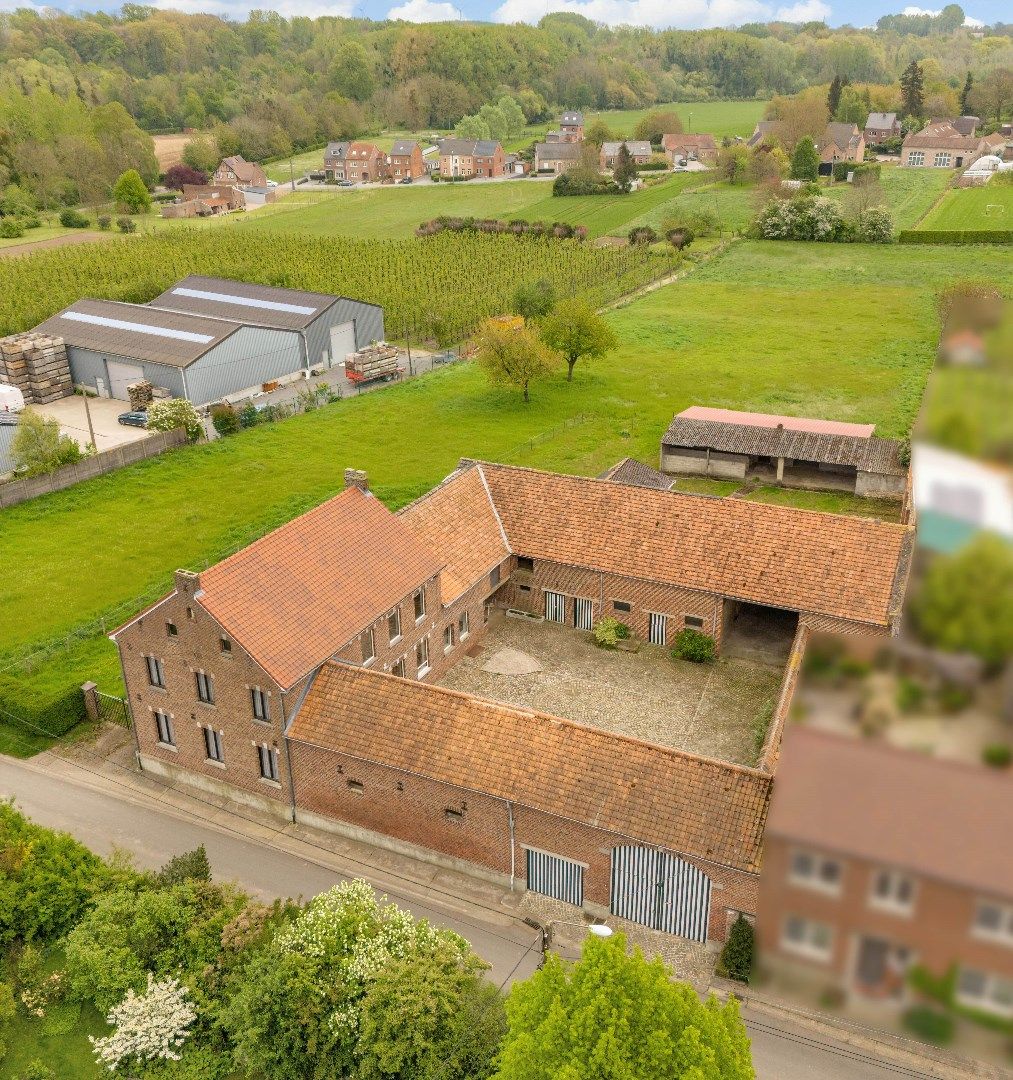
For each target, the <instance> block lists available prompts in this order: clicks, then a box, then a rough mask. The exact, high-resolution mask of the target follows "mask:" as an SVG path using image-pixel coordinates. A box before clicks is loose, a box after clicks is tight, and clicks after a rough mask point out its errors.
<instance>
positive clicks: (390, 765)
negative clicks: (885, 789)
mask: <svg viewBox="0 0 1013 1080" xmlns="http://www.w3.org/2000/svg"><path fill="white" fill-rule="evenodd" d="M612 476H613V478H612V479H589V478H583V477H573V476H560V475H555V474H552V473H544V472H538V471H536V470H531V469H522V468H515V467H509V466H502V465H493V464H487V463H481V462H473V461H462V462H461V464H460V466H459V467H458V469H457V470H456V471H455V472H454V473H453V474H451V476H450V477H448V478H447V480H445V481H444V482H443V483H442V484H440V485H439V486H438V487H436V488H434V489H433V490H432V491H431V492H429V493H428V494H427V495H424V496H423V497H422V498H421V499H419V500H417V501H416V502H414V503H412V504H411V505H409V506H407V507H405V508H404V509H403V510H401V511H400V512H399V513H397V514H393V513H391V512H390V511H388V510H387V509H386V508H385V507H384V506H383V504H382V503H380V502H379V500H377V499H376V498H375V497H374V496H372V495H371V494H370V493H369V492H368V490H367V489H366V478H365V475H364V474H362V473H357V472H355V471H354V470H349V471H348V473H347V474H346V483H347V484H348V485H349V486H348V488H347V489H346V490H345V491H343V492H342V493H341V494H339V495H337V496H335V497H334V498H332V499H330V500H329V501H327V502H325V503H323V504H322V505H321V506H319V507H317V508H316V509H314V510H311V511H310V512H309V513H307V514H304V515H303V516H302V517H300V518H297V519H295V520H294V521H292V522H290V523H289V524H287V525H285V526H282V527H281V528H280V529H277V530H276V531H275V532H273V533H271V534H269V535H268V536H266V537H264V538H262V539H261V540H258V541H256V542H255V543H254V544H251V545H250V546H249V547H248V548H246V549H244V550H243V551H241V552H239V553H238V554H236V555H233V556H232V557H230V558H228V559H226V560H225V561H224V562H222V563H219V564H218V565H216V566H213V567H211V568H210V569H208V570H206V571H204V572H202V573H200V574H199V575H197V574H190V573H187V572H184V571H180V572H178V573H177V577H176V588H175V590H174V592H173V593H172V594H170V595H169V596H167V597H166V598H164V599H163V600H161V601H159V602H158V603H156V604H154V605H152V607H150V608H148V609H147V610H145V611H144V612H142V613H141V614H140V615H139V616H138V617H137V618H136V619H134V620H132V621H131V622H130V623H128V624H126V625H125V626H123V627H121V628H120V629H119V630H117V631H116V632H115V633H114V634H113V635H112V636H113V639H114V640H115V641H116V643H117V645H118V647H119V650H120V656H121V659H122V664H123V672H124V679H125V681H126V686H127V691H128V695H129V700H130V705H131V710H132V712H133V716H134V720H135V725H134V730H135V733H136V738H137V749H138V755H139V761H140V763H141V765H142V767H143V768H145V769H147V770H150V771H153V772H155V773H159V774H163V775H167V776H170V777H172V778H174V779H176V780H180V781H183V782H187V783H190V784H196V785H197V786H200V787H204V788H208V789H213V790H215V791H218V792H227V793H231V794H232V796H233V797H234V798H238V799H240V800H246V801H248V802H251V803H255V804H256V805H258V806H262V807H271V806H273V807H274V808H275V811H276V813H277V815H278V816H279V817H285V818H291V819H294V820H298V821H301V822H304V823H307V824H311V825H316V826H320V827H324V828H328V829H331V830H333V831H337V832H340V833H342V834H344V835H350V836H355V837H358V838H360V839H365V840H368V841H371V842H374V843H379V844H382V845H385V846H388V847H393V848H395V849H396V850H402V851H407V852H409V853H411V854H414V855H416V856H419V857H422V858H426V859H429V860H431V861H435V862H437V863H440V864H442V865H448V866H453V867H457V868H459V869H465V870H468V871H469V872H472V873H477V874H479V875H484V876H486V877H489V878H491V879H493V880H495V881H497V882H500V883H504V884H506V883H507V882H509V884H510V885H511V887H526V888H529V889H532V890H534V891H536V892H540V893H545V894H547V895H550V896H553V897H555V898H557V899H561V900H565V901H568V902H570V903H572V904H575V905H577V906H582V907H584V908H586V909H587V910H589V911H593V912H596V913H602V912H608V911H611V912H612V913H613V914H616V915H620V916H623V917H627V918H632V919H634V920H635V921H639V922H643V923H646V924H647V925H651V926H654V927H656V928H658V929H664V930H668V931H670V932H673V933H679V934H683V935H684V936H687V937H691V938H695V939H697V940H705V939H707V938H712V939H722V938H723V937H724V936H725V933H726V929H727V925H728V921H729V918H730V917H732V916H734V913H737V912H739V911H743V912H746V913H748V914H753V913H754V912H755V910H756V892H757V888H758V878H757V875H758V869H759V859H760V840H761V835H762V828H763V821H764V817H765V812H766V806H767V801H768V798H769V793H770V784H771V777H772V773H773V770H774V768H775V765H776V762H777V758H778V752H779V743H780V733H781V729H782V727H783V723H784V718H785V716H786V714H787V710H788V707H789V705H790V702H791V696H792V692H793V689H794V685H795V680H796V679H797V675H798V670H799V667H800V664H801V659H802V651H803V649H804V645H805V640H806V636H807V634H808V632H809V628H810V627H813V628H819V629H838V630H843V631H845V632H853V633H873V634H890V633H891V632H893V631H894V629H895V627H896V624H897V619H898V616H899V612H900V604H901V599H902V595H903V590H904V584H905V580H906V575H907V567H908V562H909V558H910V549H911V546H912V544H913V530H912V529H911V528H909V527H907V526H902V525H894V524H884V523H880V522H875V521H871V520H868V519H863V518H857V517H843V516H835V515H829V514H819V513H813V512H809V511H800V510H793V509H789V508H786V507H778V506H768V505H763V504H759V503H748V502H745V501H740V500H724V499H709V498H705V497H700V496H692V495H681V494H676V493H673V492H670V491H664V490H659V487H660V486H662V484H663V481H662V482H661V483H659V482H658V478H657V475H656V473H655V472H654V470H650V469H647V468H646V467H645V468H644V469H642V470H638V469H636V468H634V467H633V466H632V464H631V463H629V462H624V463H621V464H620V467H619V468H617V469H616V470H614V472H613V474H612ZM743 537H748V538H749V540H748V542H744V541H743ZM747 609H749V610H750V611H752V612H753V614H754V615H756V614H757V613H759V615H758V616H757V617H762V615H763V613H764V612H770V613H774V614H776V615H777V616H778V617H781V616H783V615H785V614H788V615H790V617H791V619H792V620H793V621H794V624H795V629H794V634H795V641H794V645H793V647H792V654H791V659H790V661H789V665H788V668H787V670H786V674H785V676H784V680H783V683H782V689H781V693H780V697H779V699H778V703H777V707H776V709H775V713H774V720H773V721H772V723H771V725H770V731H769V734H768V737H767V742H766V744H765V747H764V750H763V752H762V754H761V757H760V761H759V764H758V765H756V766H755V767H746V766H743V765H738V764H732V763H731V762H727V761H720V760H716V759H711V758H704V757H699V756H697V755H694V754H691V753H687V752H685V751H681V750H675V749H672V748H670V747H666V746H662V745H656V744H654V743H651V742H645V741H642V740H638V739H631V738H627V737H624V736H621V735H617V734H615V733H614V732H612V731H609V730H607V729H605V730H602V729H599V728H591V727H590V726H586V725H584V724H577V723H573V722H570V721H566V720H561V719H559V718H557V717H554V716H549V715H547V714H544V713H542V712H538V711H536V710H532V709H522V708H517V707H514V706H512V705H507V704H498V703H495V702H492V701H488V700H484V699H480V698H477V697H473V696H470V695H468V694H462V693H459V692H456V691H452V690H448V689H445V688H441V687H438V686H433V685H432V683H433V682H434V680H437V679H439V678H440V677H441V676H442V675H443V674H445V673H447V672H448V671H449V670H450V669H451V668H452V667H453V666H454V665H456V664H458V663H459V662H461V661H462V659H463V657H464V654H465V653H466V652H467V653H468V654H469V655H471V654H472V651H473V650H474V648H475V647H476V646H477V644H478V643H479V642H480V641H481V640H482V638H483V636H484V635H485V634H486V631H487V622H488V620H489V618H490V615H492V614H495V615H496V618H500V617H501V614H502V612H504V611H505V610H509V611H512V612H514V613H515V615H516V616H517V617H521V618H523V617H526V616H525V615H524V613H530V615H533V616H535V617H536V618H537V619H538V620H539V621H544V622H546V623H548V624H551V623H558V624H560V625H559V630H558V632H559V633H561V634H562V633H572V632H573V631H574V630H577V631H587V630H590V629H591V628H592V626H593V625H594V623H596V622H597V621H598V620H599V619H601V618H602V617H603V616H605V615H617V616H618V617H619V618H621V619H622V620H623V621H625V622H626V623H627V624H628V625H629V627H630V628H631V630H632V632H633V633H634V634H635V635H636V636H637V637H639V638H641V639H642V640H644V641H646V642H650V643H653V644H655V645H659V646H667V645H669V644H670V643H671V642H672V640H673V639H674V636H675V634H676V633H677V632H678V631H679V630H681V629H682V628H683V627H684V626H691V627H695V628H698V629H700V630H702V631H704V632H706V633H709V634H711V635H713V637H714V638H715V640H716V642H717V645H718V648H720V647H721V644H722V642H723V641H724V640H725V638H726V637H727V635H728V633H729V632H730V629H729V628H730V627H731V626H732V625H733V623H734V621H735V620H736V619H737V618H738V617H739V615H740V614H742V613H743V612H745V611H746V610H747ZM775 609H776V611H775ZM567 627H569V628H570V629H569V630H567V629H566V628H567Z"/></svg>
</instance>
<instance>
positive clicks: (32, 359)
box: [0, 331, 74, 405]
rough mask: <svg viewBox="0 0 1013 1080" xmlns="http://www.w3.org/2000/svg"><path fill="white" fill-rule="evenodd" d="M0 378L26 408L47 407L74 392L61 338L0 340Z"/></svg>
mask: <svg viewBox="0 0 1013 1080" xmlns="http://www.w3.org/2000/svg"><path fill="white" fill-rule="evenodd" d="M0 376H2V377H3V381H5V382H8V383H10V384H11V385H12V386H16V387H17V388H18V389H19V390H20V391H21V393H22V394H24V396H25V403H26V404H29V405H46V404H48V403H49V402H50V401H57V400H58V399H59V398H62V397H66V396H67V395H68V394H71V393H73V391H74V387H73V384H72V383H71V378H70V364H69V362H68V360H67V349H66V346H65V345H64V343H63V338H59V337H50V336H49V335H48V334H37V333H35V332H34V331H32V332H29V333H26V334H12V335H11V336H10V337H5V338H2V339H0Z"/></svg>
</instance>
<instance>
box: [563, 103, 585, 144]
mask: <svg viewBox="0 0 1013 1080" xmlns="http://www.w3.org/2000/svg"><path fill="white" fill-rule="evenodd" d="M559 130H560V133H561V134H562V136H563V138H564V139H565V140H566V141H567V142H583V141H584V114H583V113H582V112H577V111H575V110H570V109H568V110H567V111H566V112H565V113H563V115H562V116H561V117H560V118H559Z"/></svg>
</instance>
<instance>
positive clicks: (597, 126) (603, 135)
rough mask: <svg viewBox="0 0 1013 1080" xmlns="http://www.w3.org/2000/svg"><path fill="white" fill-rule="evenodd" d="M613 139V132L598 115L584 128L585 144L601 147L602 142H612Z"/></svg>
mask: <svg viewBox="0 0 1013 1080" xmlns="http://www.w3.org/2000/svg"><path fill="white" fill-rule="evenodd" d="M614 139H615V134H614V133H613V131H612V129H611V128H610V127H609V126H608V124H606V123H605V121H604V120H602V118H601V117H600V116H596V117H595V118H594V119H593V120H592V121H591V123H590V124H588V125H587V127H586V128H584V143H585V145H590V146H597V147H598V149H601V144H602V143H606V142H612V141H614Z"/></svg>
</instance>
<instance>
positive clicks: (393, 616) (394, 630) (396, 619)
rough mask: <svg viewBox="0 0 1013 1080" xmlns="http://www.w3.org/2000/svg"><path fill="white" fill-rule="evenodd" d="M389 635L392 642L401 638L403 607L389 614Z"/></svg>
mask: <svg viewBox="0 0 1013 1080" xmlns="http://www.w3.org/2000/svg"><path fill="white" fill-rule="evenodd" d="M387 637H388V639H389V641H390V643H391V645H393V644H394V642H395V641H400V640H401V609H400V608H394V610H393V611H392V612H391V613H390V614H389V615H388V616H387Z"/></svg>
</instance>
